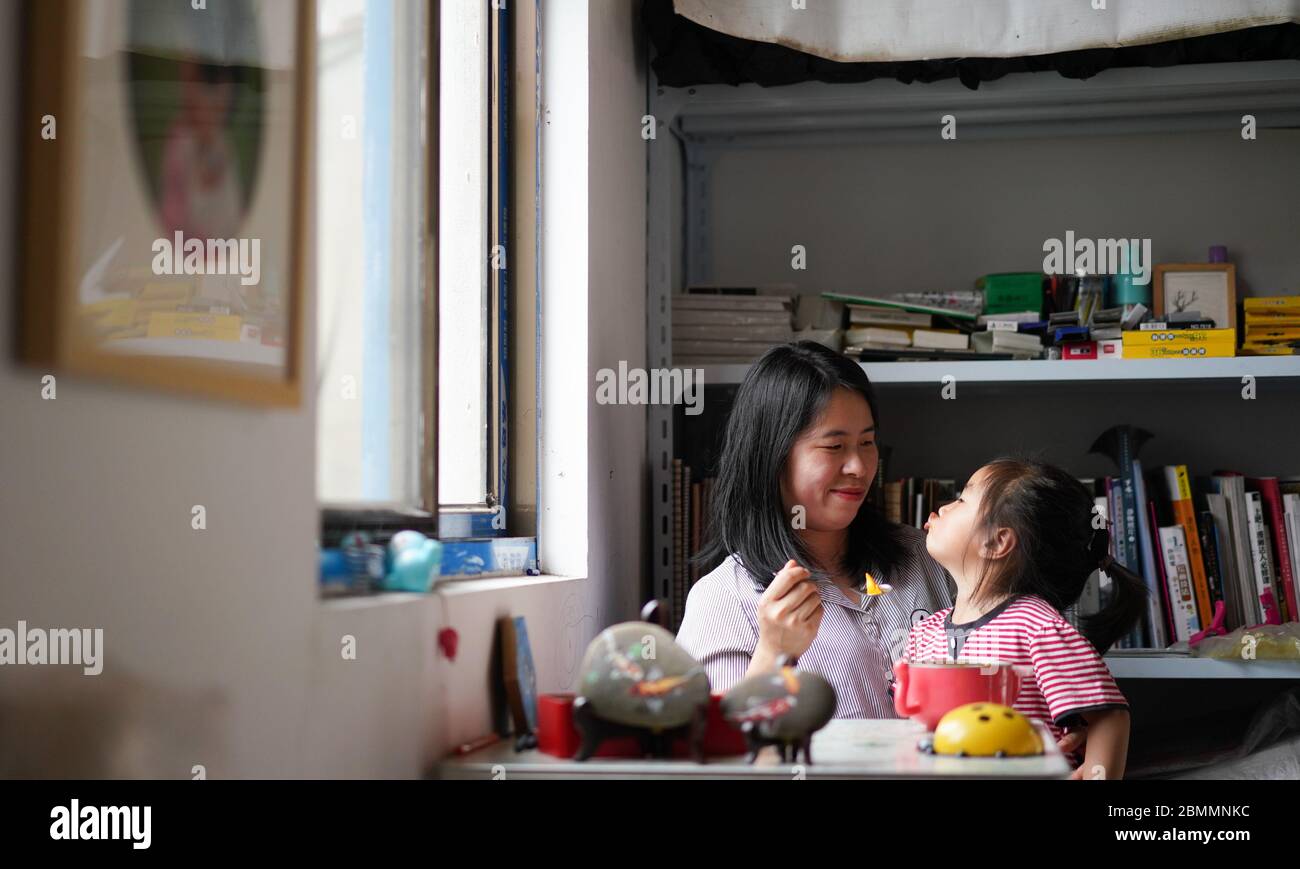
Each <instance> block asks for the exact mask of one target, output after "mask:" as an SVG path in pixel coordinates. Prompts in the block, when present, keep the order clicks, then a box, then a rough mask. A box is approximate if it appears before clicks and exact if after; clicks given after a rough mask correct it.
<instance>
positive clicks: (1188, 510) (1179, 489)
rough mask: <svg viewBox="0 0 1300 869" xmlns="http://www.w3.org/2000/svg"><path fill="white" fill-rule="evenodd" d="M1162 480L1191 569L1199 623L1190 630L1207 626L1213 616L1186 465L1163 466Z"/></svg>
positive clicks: (1197, 629)
mask: <svg viewBox="0 0 1300 869" xmlns="http://www.w3.org/2000/svg"><path fill="white" fill-rule="evenodd" d="M1165 484H1166V486H1167V487H1168V489H1169V502H1170V506H1171V507H1172V508H1173V514H1174V522H1176V523H1177V524H1178V526H1179V527H1180V528H1182V529H1183V539H1184V540H1185V541H1186V545H1187V561H1188V563H1189V565H1190V567H1191V571H1192V589H1193V591H1194V592H1195V593H1196V613H1197V621H1198V622H1199V624H1198V625H1197V626H1196V629H1195V630H1193V631H1192V633H1196V631H1199V630H1200V629H1201V627H1202V626H1208V625H1209V624H1210V621H1211V620H1212V619H1213V618H1214V607H1213V606H1212V605H1211V603H1210V585H1209V581H1208V580H1207V579H1206V577H1205V561H1204V559H1203V558H1202V557H1201V536H1200V534H1199V533H1198V531H1197V528H1196V508H1195V507H1194V506H1193V504H1192V484H1191V481H1190V480H1189V479H1188V476H1187V466H1186V465H1172V466H1168V467H1166V468H1165Z"/></svg>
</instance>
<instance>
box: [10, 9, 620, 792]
mask: <svg viewBox="0 0 1300 869" xmlns="http://www.w3.org/2000/svg"><path fill="white" fill-rule="evenodd" d="M553 2H555V3H556V4H557V5H558V4H561V3H565V2H574V0H553ZM548 5H549V4H548ZM634 8H635V4H634V2H633V0H626V2H624V0H620V2H619V3H605V2H601V3H599V4H593V6H592V14H591V16H590V18H591V29H590V37H589V38H590V40H591V41H590V43H589V44H590V48H591V52H590V66H589V67H588V70H589V71H588V75H589V77H590V81H591V83H592V84H591V93H592V94H593V98H592V101H591V104H590V106H589V107H585V108H583V109H582V111H583V113H584V116H585V114H586V112H590V138H589V148H590V152H591V170H590V186H591V189H592V190H593V191H594V192H593V194H592V199H591V201H590V202H589V203H588V204H589V206H590V207H591V208H592V209H598V210H597V211H594V212H593V214H592V217H591V224H592V227H593V229H592V235H593V239H592V243H591V245H590V254H589V258H588V257H587V256H584V257H583V258H582V259H581V260H579V261H577V262H572V261H571V262H569V263H568V266H569V269H570V271H569V272H568V273H563V272H562V273H561V274H560V275H559V278H558V279H557V284H556V290H555V291H556V292H559V291H561V290H562V288H563V287H564V281H565V280H566V279H572V280H578V279H581V280H583V281H584V283H585V282H586V281H587V279H588V277H589V278H590V285H589V286H590V289H589V294H590V296H591V297H592V299H593V303H592V305H593V310H592V313H591V315H590V325H591V327H592V333H591V337H590V339H589V341H588V342H585V343H586V344H587V352H586V354H585V356H586V359H585V361H584V368H587V367H588V366H591V365H595V364H596V363H597V362H600V363H601V364H609V363H607V362H603V361H602V360H605V359H607V358H613V357H614V356H617V357H618V358H628V359H629V360H636V359H637V358H638V356H637V354H638V353H639V354H641V355H642V356H643V355H644V316H643V306H644V288H645V279H644V247H643V245H644V211H643V209H644V196H645V193H644V184H645V181H644V178H645V173H644V152H643V151H641V150H640V143H639V139H638V140H635V141H636V145H633V144H632V141H631V140H630V139H624V138H622V136H623V134H622V132H621V131H622V129H623V127H624V125H625V122H626V121H627V119H628V118H629V117H630V116H631V115H633V114H635V115H636V117H637V118H639V117H640V114H641V113H642V111H643V110H642V109H641V108H640V106H642V105H644V86H643V83H642V81H641V79H640V73H639V67H638V66H637V65H636V60H634V54H633V49H632V42H633V38H632V34H633V21H634V14H633V10H634ZM578 9H579V11H580V12H585V4H582V6H580V7H578ZM17 11H18V6H17V4H3V5H0V57H2V58H5V60H4V64H5V65H6V66H7V69H6V70H5V73H4V74H3V75H0V81H2V82H4V85H3V92H0V114H3V115H4V116H6V117H17V116H18V110H19V109H18V106H19V104H18V93H17V84H16V83H17V82H18V81H19V79H20V67H19V57H20V52H19V51H18V45H19V40H18V27H17V24H18V21H17ZM576 62H579V63H582V62H584V61H583V60H582V58H581V57H579V58H578V59H577V61H576ZM636 129H637V128H636V127H635V126H632V127H630V131H631V132H630V135H635V132H636ZM15 146H16V142H15V141H14V137H13V136H5V137H0V275H3V276H4V278H3V281H4V283H3V286H4V287H6V288H7V289H8V292H6V293H5V300H6V303H5V304H3V305H0V336H2V337H0V345H2V346H3V354H4V357H5V361H4V363H3V364H0V481H2V482H3V485H2V486H0V565H2V566H0V626H8V627H11V628H12V627H15V626H16V622H17V621H18V620H19V619H23V620H26V621H27V622H28V623H29V624H30V625H32V626H44V627H100V628H103V630H104V643H105V647H106V653H105V666H104V671H103V674H102V675H101V676H98V677H84V676H81V675H79V674H78V673H76V672H72V671H70V670H68V669H59V670H56V669H54V668H40V669H39V671H38V670H37V669H36V668H31V667H24V668H18V667H12V668H11V667H6V668H4V670H3V671H0V776H5V775H19V774H25V775H70V776H93V775H119V776H130V775H152V776H167V777H172V776H174V777H179V778H188V777H190V775H191V767H192V766H193V765H195V764H202V765H204V766H205V767H206V768H207V774H208V775H209V777H213V778H218V777H276V776H335V775H339V776H415V775H419V774H421V773H423V772H424V771H426V770H427V768H428V767H429V765H430V763H431V762H432V761H433V760H434V759H435V758H437V757H439V756H440V755H441V754H443V753H444V752H445V750H446V749H447V747H448V746H450V745H452V744H454V743H457V742H460V741H462V740H466V739H471V738H474V737H476V736H479V735H482V734H483V733H485V732H487V730H488V729H489V727H490V716H489V714H488V694H487V685H488V678H489V673H488V663H489V657H490V645H491V637H492V625H493V622H494V621H495V619H496V618H498V617H500V616H504V615H523V616H525V617H526V618H527V619H528V622H529V627H530V636H531V639H532V643H533V651H534V656H535V659H536V664H537V673H538V680H539V687H540V688H541V689H542V690H561V689H564V688H567V687H570V686H571V685H572V684H573V679H574V676H575V671H576V666H577V663H578V658H579V657H580V655H581V651H582V649H583V648H584V647H585V645H586V643H587V642H588V641H589V640H590V638H591V637H592V636H593V635H594V634H595V633H596V631H597V630H598V628H599V627H600V626H603V624H605V623H606V622H608V621H610V620H613V619H615V618H618V617H622V616H624V615H630V614H631V613H632V609H629V607H630V606H631V605H633V604H635V602H636V598H637V596H638V595H639V588H640V585H641V576H642V573H643V569H644V560H645V559H644V543H643V541H642V532H641V525H642V524H643V522H642V519H641V517H642V516H643V514H644V501H645V497H644V491H645V489H644V487H645V483H644V465H645V459H644V452H645V437H644V416H643V415H639V412H638V409H634V408H617V409H610V408H595V407H594V406H589V409H590V410H591V419H590V429H589V430H588V428H587V427H586V426H578V425H571V427H570V428H569V429H568V432H569V435H570V436H572V437H575V438H587V439H588V443H589V444H590V450H591V452H590V454H589V455H588V457H587V459H586V460H585V461H583V462H582V463H581V466H582V467H581V470H582V472H583V474H584V476H585V479H586V480H587V481H588V483H587V486H586V488H587V493H588V494H589V495H590V497H591V499H592V500H591V501H590V503H589V504H588V505H587V508H586V511H585V513H586V517H584V518H583V520H582V521H583V522H584V523H589V524H590V526H591V528H590V531H589V537H590V540H591V543H590V551H589V553H588V558H586V559H579V560H578V561H577V562H575V564H576V567H578V568H589V570H588V569H580V570H576V571H575V572H576V573H579V574H580V575H587V576H590V577H591V579H573V580H563V579H560V580H552V581H549V582H537V581H532V582H525V583H520V582H517V581H516V582H511V581H508V580H485V581H482V582H479V583H474V584H470V585H465V586H458V587H451V588H449V589H448V590H447V591H446V592H444V593H443V594H441V595H438V596H433V597H421V598H411V597H388V598H384V599H380V600H367V601H356V602H351V603H338V602H335V603H329V604H323V603H321V602H320V601H318V599H317V597H316V591H315V581H316V580H315V577H316V556H315V540H316V527H317V512H316V503H315V477H314V455H315V453H314V444H315V436H314V409H313V407H312V399H311V396H310V393H311V390H310V389H308V390H306V391H305V392H306V401H305V404H304V406H303V407H302V408H300V409H297V410H293V411H263V410H254V409H247V408H243V407H239V406H235V405H230V404H221V403H216V402H204V401H193V400H186V399H183V398H177V397H174V396H167V395H158V394H153V393H149V392H144V391H135V390H127V389H123V388H118V387H113V386H106V385H101V384H96V383H91V382H85V381H77V380H74V379H71V378H59V381H58V397H57V399H56V400H55V401H43V400H41V398H40V377H41V375H42V374H43V373H45V372H43V371H39V370H33V369H30V368H26V367H20V366H18V365H17V364H15V363H14V362H12V361H11V360H12V359H13V355H14V354H13V348H12V346H11V344H12V338H11V336H12V334H13V332H14V330H15V326H16V324H15V322H14V310H13V305H12V304H10V303H11V302H12V301H13V299H14V297H15V295H16V291H15V288H14V286H13V278H12V277H11V276H12V275H13V274H14V269H15V265H16V263H15V256H16V253H17V251H16V249H15V238H16V236H17V226H16V223H15V221H16V219H17V211H16V206H17V195H18V190H17V182H18V179H19V170H18V166H17V153H16V147H15ZM624 151H635V154H631V153H624ZM548 219H549V217H548ZM304 322H305V323H306V324H307V346H306V347H305V348H304V361H305V365H304V373H303V378H304V382H306V383H312V382H313V380H314V378H315V363H314V360H315V343H314V342H315V334H314V328H313V326H312V324H313V323H314V322H315V318H314V312H313V311H310V310H309V311H307V312H306V316H305V317H304ZM552 328H553V331H552V332H551V333H550V334H552V335H554V336H556V337H555V339H554V340H559V341H571V340H573V339H572V336H570V335H569V334H567V331H566V330H565V328H564V324H563V323H558V324H555V325H554V326H553V327H552ZM544 376H550V373H549V372H548V373H546V374H545V375H544ZM580 376H581V377H582V378H583V379H584V380H585V383H579V384H577V386H578V387H579V394H581V395H584V396H587V398H585V399H584V402H585V403H589V402H590V401H591V399H590V397H589V396H591V395H592V393H593V387H594V375H592V374H591V372H590V370H589V369H588V370H586V371H584V373H582V374H580ZM557 431H558V432H559V434H558V435H556V436H563V433H564V431H565V430H564V429H563V428H560V429H558V430H557ZM545 446H546V445H544V449H545ZM587 449H588V447H587V446H586V445H584V446H583V447H582V451H583V453H584V454H585V453H586V450H587ZM194 504H203V505H205V507H206V508H207V515H208V529H207V530H206V531H204V532H194V531H191V530H190V526H189V518H190V508H191V506H192V505H194ZM584 539H585V536H584ZM446 626H450V627H454V628H455V629H457V631H458V632H459V635H460V639H461V648H460V652H459V656H458V657H457V660H456V661H455V663H449V662H447V661H445V659H442V658H440V657H438V656H437V655H436V653H435V650H434V642H435V636H436V632H437V631H438V630H439V629H440V628H442V627H446ZM343 634H352V635H354V636H355V637H356V639H357V652H358V659H357V660H356V661H355V662H345V661H343V660H342V658H341V656H340V654H339V649H340V638H341V637H342V635H343Z"/></svg>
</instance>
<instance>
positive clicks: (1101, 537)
mask: <svg viewBox="0 0 1300 869" xmlns="http://www.w3.org/2000/svg"><path fill="white" fill-rule="evenodd" d="M1088 549H1089V554H1090V555H1091V556H1092V557H1093V559H1095V561H1094V563H1095V564H1096V565H1097V567H1098V568H1099V569H1100V570H1101V571H1103V572H1104V573H1105V574H1106V575H1107V576H1109V577H1110V580H1111V596H1110V601H1109V602H1108V603H1107V604H1106V606H1104V607H1102V608H1101V610H1100V611H1098V612H1097V613H1095V614H1093V615H1091V616H1084V618H1083V635H1084V636H1085V637H1086V638H1087V639H1088V642H1090V643H1092V645H1093V647H1094V648H1095V649H1096V650H1097V654H1099V655H1104V654H1106V651H1107V650H1108V649H1110V647H1111V646H1112V645H1113V644H1114V642H1115V641H1116V640H1118V639H1119V638H1120V637H1122V636H1124V635H1125V634H1127V633H1128V632H1129V631H1130V630H1132V629H1133V626H1134V625H1136V624H1137V623H1138V621H1139V620H1140V619H1141V618H1142V614H1143V613H1144V612H1145V611H1146V606H1147V594H1148V592H1147V587H1146V584H1145V583H1144V582H1143V581H1142V578H1141V577H1139V576H1138V575H1137V574H1136V573H1134V572H1133V571H1131V570H1129V569H1128V568H1127V567H1125V566H1124V565H1122V564H1120V563H1119V562H1118V561H1116V560H1115V559H1114V558H1112V557H1111V554H1110V534H1109V533H1107V532H1106V530H1105V529H1104V528H1103V529H1098V530H1096V531H1094V532H1093V536H1092V540H1091V541H1090V543H1089V547H1088Z"/></svg>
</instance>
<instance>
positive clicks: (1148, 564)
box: [1132, 459, 1169, 649]
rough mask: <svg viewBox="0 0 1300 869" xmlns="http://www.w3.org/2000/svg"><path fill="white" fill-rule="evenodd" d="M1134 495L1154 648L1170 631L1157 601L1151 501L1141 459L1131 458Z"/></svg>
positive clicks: (1162, 643) (1158, 584) (1159, 646)
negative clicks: (1148, 496)
mask: <svg viewBox="0 0 1300 869" xmlns="http://www.w3.org/2000/svg"><path fill="white" fill-rule="evenodd" d="M1132 473H1133V496H1134V498H1135V499H1136V502H1137V538H1138V541H1137V542H1138V558H1140V559H1141V561H1139V565H1140V568H1141V569H1140V573H1141V574H1142V581H1143V582H1145V583H1146V586H1147V591H1148V592H1149V594H1148V595H1147V619H1148V620H1149V622H1150V625H1151V628H1150V633H1149V638H1150V640H1151V647H1152V648H1153V649H1163V648H1166V647H1168V645H1169V631H1168V629H1167V628H1166V627H1165V618H1166V617H1165V612H1164V609H1163V608H1162V607H1161V605H1160V602H1161V600H1162V599H1163V597H1164V592H1163V590H1162V588H1161V586H1162V582H1161V579H1160V576H1159V575H1158V574H1157V572H1156V559H1155V537H1156V526H1155V523H1154V522H1152V521H1150V519H1149V516H1150V515H1151V514H1152V513H1154V512H1155V508H1154V506H1153V505H1151V504H1149V503H1148V501H1147V494H1146V480H1145V479H1143V477H1142V463H1141V462H1139V461H1138V460H1137V459H1134V460H1133V471H1132Z"/></svg>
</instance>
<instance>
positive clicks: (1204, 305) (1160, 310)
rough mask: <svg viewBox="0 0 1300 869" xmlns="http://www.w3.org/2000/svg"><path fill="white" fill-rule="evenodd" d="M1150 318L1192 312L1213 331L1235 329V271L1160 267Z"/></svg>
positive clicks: (1222, 266) (1227, 266) (1214, 266)
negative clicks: (1151, 316) (1209, 321)
mask: <svg viewBox="0 0 1300 869" xmlns="http://www.w3.org/2000/svg"><path fill="white" fill-rule="evenodd" d="M1151 301H1152V304H1153V308H1152V314H1153V316H1154V318H1155V319H1157V320H1163V319H1165V317H1166V316H1167V315H1168V314H1170V313H1173V312H1179V313H1185V312H1188V311H1196V312H1198V313H1199V314H1200V317H1201V318H1202V319H1205V320H1213V321H1214V327H1215V328H1216V329H1235V328H1237V267H1236V266H1235V265H1233V264H1232V263H1164V264H1161V265H1157V266H1156V270H1155V286H1154V287H1153V288H1152V293H1151Z"/></svg>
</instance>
